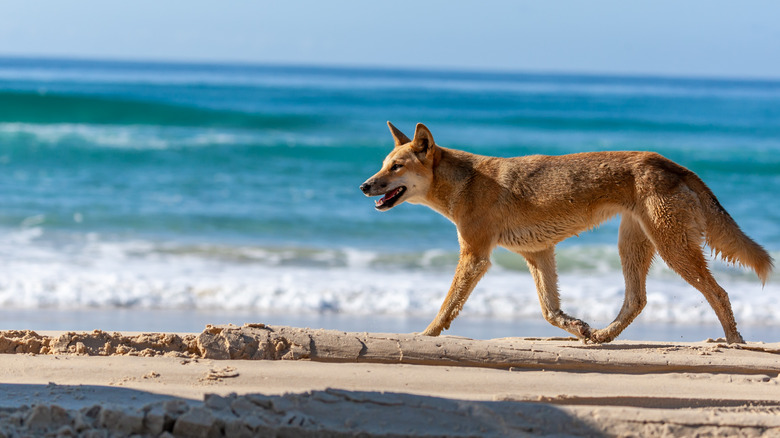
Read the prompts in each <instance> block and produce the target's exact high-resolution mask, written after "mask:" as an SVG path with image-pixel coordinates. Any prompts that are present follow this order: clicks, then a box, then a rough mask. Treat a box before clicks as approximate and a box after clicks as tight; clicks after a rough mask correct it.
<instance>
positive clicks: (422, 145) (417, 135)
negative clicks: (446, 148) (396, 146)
mask: <svg viewBox="0 0 780 438" xmlns="http://www.w3.org/2000/svg"><path fill="white" fill-rule="evenodd" d="M435 145H436V143H434V142H433V134H431V131H430V130H429V129H428V128H427V127H426V126H425V125H423V124H422V123H418V124H417V129H415V130H414V139H412V149H413V150H414V152H416V153H417V154H419V155H422V156H423V157H424V156H427V155H428V153H429V152H431V151H432V150H433V147H434V146H435Z"/></svg>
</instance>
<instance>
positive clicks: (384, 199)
mask: <svg viewBox="0 0 780 438" xmlns="http://www.w3.org/2000/svg"><path fill="white" fill-rule="evenodd" d="M400 190H401V188H400V187H398V188H397V189H393V190H390V191H389V192H387V193H385V196H382V199H380V200H378V201H376V205H377V206H380V205H382V204H384V203H385V202H387V201H388V200H389V199H390V198H392V197H393V196H395V195H396V194H398V192H399V191H400Z"/></svg>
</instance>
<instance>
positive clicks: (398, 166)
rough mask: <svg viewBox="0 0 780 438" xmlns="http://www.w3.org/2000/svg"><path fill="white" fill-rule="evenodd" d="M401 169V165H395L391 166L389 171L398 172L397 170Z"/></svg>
mask: <svg viewBox="0 0 780 438" xmlns="http://www.w3.org/2000/svg"><path fill="white" fill-rule="evenodd" d="M402 167H404V165H403V164H398V163H396V164H393V167H391V168H390V170H391V171H396V170H398V169H400V168H402Z"/></svg>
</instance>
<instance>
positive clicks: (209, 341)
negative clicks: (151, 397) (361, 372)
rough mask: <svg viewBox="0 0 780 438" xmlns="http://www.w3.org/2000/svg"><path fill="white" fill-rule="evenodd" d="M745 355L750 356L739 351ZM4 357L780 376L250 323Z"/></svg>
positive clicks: (615, 353) (718, 354)
mask: <svg viewBox="0 0 780 438" xmlns="http://www.w3.org/2000/svg"><path fill="white" fill-rule="evenodd" d="M739 350H742V351H739ZM0 353H29V354H82V355H95V356H109V355H135V356H158V355H168V356H171V355H173V356H188V357H202V358H207V359H233V360H311V361H320V362H370V363H396V364H422V365H450V366H472V367H487V368H503V369H549V370H571V371H618V372H624V373H647V372H681V371H691V372H724V373H732V374H767V375H777V374H778V373H780V345H778V344H747V345H733V344H732V345H727V344H725V343H721V342H717V341H712V342H699V343H670V342H635V341H619V342H615V343H611V344H602V345H585V344H582V343H580V342H579V341H577V340H574V339H573V338H572V339H561V338H552V339H536V338H503V339H492V340H473V339H467V338H460V337H452V336H439V337H429V336H420V335H415V334H390V333H354V332H353V333H350V332H341V331H336V330H321V329H318V330H315V329H308V328H297V327H283V326H268V325H264V324H246V325H244V326H234V325H221V326H207V327H206V329H205V330H204V331H203V332H202V333H200V334H199V335H177V334H172V333H144V334H139V335H133V336H126V335H123V334H121V333H107V332H104V331H100V330H96V331H94V332H91V333H74V332H68V333H63V334H61V335H59V336H44V335H39V334H38V333H36V332H33V331H5V332H0Z"/></svg>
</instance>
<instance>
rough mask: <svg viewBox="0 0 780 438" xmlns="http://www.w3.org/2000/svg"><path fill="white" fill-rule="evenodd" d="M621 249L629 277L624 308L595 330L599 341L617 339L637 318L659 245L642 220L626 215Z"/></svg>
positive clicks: (626, 276) (619, 247)
mask: <svg viewBox="0 0 780 438" xmlns="http://www.w3.org/2000/svg"><path fill="white" fill-rule="evenodd" d="M618 236H619V237H618V251H619V252H620V262H621V264H622V266H623V276H624V277H625V280H626V295H625V298H624V300H623V307H622V308H621V309H620V313H619V314H618V316H617V317H616V318H615V320H614V321H613V322H612V323H611V324H610V325H608V326H607V327H606V328H603V329H600V330H594V331H593V333H592V334H591V337H590V340H591V341H593V342H596V343H602V342H609V341H611V340H613V339H615V338H616V337H617V336H618V335H619V334H620V332H622V331H623V330H624V329H625V328H626V327H628V325H629V324H631V322H632V321H633V320H634V318H636V317H637V316H638V315H639V313H640V312H641V311H642V309H643V308H644V307H645V304H646V303H647V296H646V295H647V293H646V291H645V280H646V279H647V272H648V271H649V270H650V265H651V264H652V263H653V256H654V255H655V247H654V246H653V244H652V242H650V240H649V239H648V238H647V236H646V235H645V233H644V231H642V227H641V226H640V225H639V222H637V221H636V219H634V218H633V217H631V216H630V215H629V214H625V215H623V219H622V220H621V222H620V232H619V235H618Z"/></svg>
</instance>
